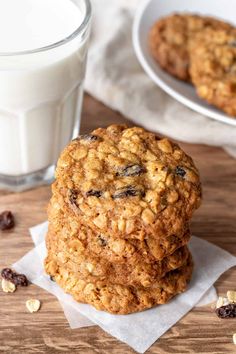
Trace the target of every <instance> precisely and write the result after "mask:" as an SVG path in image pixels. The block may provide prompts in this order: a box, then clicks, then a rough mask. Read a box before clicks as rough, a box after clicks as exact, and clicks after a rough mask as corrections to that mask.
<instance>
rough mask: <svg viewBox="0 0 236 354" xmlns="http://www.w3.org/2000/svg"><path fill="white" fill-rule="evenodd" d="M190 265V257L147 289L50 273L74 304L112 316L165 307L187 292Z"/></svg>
mask: <svg viewBox="0 0 236 354" xmlns="http://www.w3.org/2000/svg"><path fill="white" fill-rule="evenodd" d="M192 269H193V263H192V259H191V256H189V258H188V260H187V262H186V263H185V265H183V266H182V267H181V268H179V269H177V270H173V271H171V272H169V273H167V274H166V276H165V277H163V278H161V279H160V280H158V281H157V282H155V283H153V284H152V286H151V287H149V288H143V287H138V288H137V287H133V286H125V285H116V284H109V283H107V281H105V280H104V281H102V280H98V281H96V282H89V281H86V280H82V279H81V278H80V276H79V274H78V273H76V272H72V271H68V270H67V269H65V268H64V267H58V268H55V269H54V271H52V269H51V270H50V273H49V274H50V275H51V276H53V278H54V279H55V280H56V282H57V283H58V284H59V285H60V286H61V287H62V288H63V289H64V290H65V292H67V293H69V294H71V295H72V296H73V297H74V299H75V300H76V301H79V302H83V303H87V304H91V305H93V306H94V307H95V308H96V309H97V310H104V311H108V312H110V313H114V314H128V313H132V312H137V311H142V310H145V309H148V308H151V307H153V306H155V305H159V304H165V303H167V302H168V301H169V300H170V299H171V298H172V297H174V296H175V295H177V294H179V293H182V292H184V291H185V290H186V288H187V285H188V282H189V281H190V278H191V275H192Z"/></svg>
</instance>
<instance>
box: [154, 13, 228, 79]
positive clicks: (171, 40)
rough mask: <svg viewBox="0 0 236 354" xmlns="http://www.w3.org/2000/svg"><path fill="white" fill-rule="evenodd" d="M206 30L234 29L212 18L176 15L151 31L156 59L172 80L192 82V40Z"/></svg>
mask: <svg viewBox="0 0 236 354" xmlns="http://www.w3.org/2000/svg"><path fill="white" fill-rule="evenodd" d="M205 28H213V29H216V30H218V29H227V30H228V29H230V28H232V26H231V25H229V24H228V23H225V22H223V21H220V20H217V19H215V18H211V17H204V16H198V15H190V14H173V15H170V16H168V17H165V18H162V19H160V20H158V21H157V22H156V23H155V24H154V25H153V27H152V28H151V31H150V35H149V46H150V50H151V53H152V56H153V57H154V59H155V60H156V61H157V62H158V63H159V65H160V66H161V67H162V68H163V69H164V70H166V71H167V72H168V73H170V74H171V75H173V76H176V77H177V78H178V79H181V80H184V81H190V75H189V51H188V44H189V40H191V39H193V38H194V36H195V35H196V34H197V33H198V32H200V31H202V30H203V29H205Z"/></svg>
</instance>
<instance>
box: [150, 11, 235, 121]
mask: <svg viewBox="0 0 236 354" xmlns="http://www.w3.org/2000/svg"><path fill="white" fill-rule="evenodd" d="M149 46H150V50H151V53H152V55H153V57H154V59H155V60H156V61H157V62H158V63H159V65H160V66H161V67H162V68H163V69H164V70H166V71H167V72H168V73H170V74H171V75H173V76H175V77H177V78H178V79H181V80H184V81H188V82H191V83H193V84H194V86H195V87H196V90H197V93H198V95H199V96H200V97H201V98H203V99H205V100H206V101H207V102H209V103H210V104H212V105H214V106H216V107H218V108H219V109H221V110H223V111H224V112H226V113H227V114H229V115H231V116H236V29H235V27H233V26H232V25H230V24H228V23H226V22H224V21H220V20H218V19H215V18H211V17H204V16H198V15H191V14H174V15H170V16H168V17H165V18H162V19H160V20H159V21H157V22H156V23H155V24H154V25H153V27H152V28H151V31H150V36H149Z"/></svg>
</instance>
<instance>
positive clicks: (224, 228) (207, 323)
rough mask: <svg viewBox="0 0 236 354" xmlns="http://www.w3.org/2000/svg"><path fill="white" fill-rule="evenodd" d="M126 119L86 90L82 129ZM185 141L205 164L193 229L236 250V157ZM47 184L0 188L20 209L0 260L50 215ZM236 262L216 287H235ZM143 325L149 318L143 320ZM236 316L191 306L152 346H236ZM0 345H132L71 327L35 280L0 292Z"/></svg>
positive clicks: (12, 256)
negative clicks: (35, 302)
mask: <svg viewBox="0 0 236 354" xmlns="http://www.w3.org/2000/svg"><path fill="white" fill-rule="evenodd" d="M114 122H115V123H128V124H129V125H131V124H130V123H129V122H128V121H127V120H126V119H125V118H124V117H122V116H121V115H120V114H118V113H117V112H114V111H112V110H110V109H108V108H107V107H105V106H104V105H102V104H101V103H99V102H97V101H95V100H94V99H92V98H91V97H89V96H86V98H85V104H84V111H83V119H82V126H81V130H82V132H88V131H90V130H91V129H94V128H95V127H97V126H105V125H108V124H111V123H114ZM180 145H181V146H182V147H183V148H184V149H185V150H186V151H187V152H188V153H189V154H190V155H191V156H192V157H193V158H194V160H195V162H196V164H197V166H198V167H199V169H200V172H201V177H202V183H203V190H204V200H203V204H202V207H201V208H200V209H199V211H198V212H197V213H196V214H195V216H194V219H193V222H192V231H193V233H194V234H195V235H197V236H199V237H202V238H204V239H206V240H208V241H210V242H213V243H215V244H216V245H218V246H220V247H222V248H224V249H226V250H228V251H230V252H231V253H233V254H235V255H236V161H235V160H234V159H232V158H231V157H229V156H228V155H227V154H226V153H225V152H224V151H223V150H221V149H219V148H213V147H207V146H199V145H189V144H181V143H180ZM49 198H50V188H49V187H41V188H38V189H35V190H32V191H27V192H24V193H20V194H19V193H17V194H15V193H9V192H6V191H5V192H4V191H1V192H0V210H5V209H10V210H12V211H14V213H15V215H16V227H15V229H14V230H13V231H9V232H4V233H0V267H1V268H2V267H5V266H9V265H10V264H12V263H13V262H15V261H16V260H18V259H19V258H20V257H21V256H23V255H24V254H25V253H26V252H27V251H28V250H30V249H31V248H32V246H33V244H32V241H31V238H30V236H29V233H28V228H29V227H31V226H33V225H35V224H37V223H40V222H42V221H44V220H45V219H46V206H47V203H48V200H49ZM235 283H236V272H235V269H231V270H229V271H228V272H227V273H225V274H224V275H223V276H222V277H221V278H220V279H219V280H218V281H217V283H216V287H217V290H218V292H219V294H224V293H225V292H226V291H227V290H228V289H233V288H234V289H235V288H236V284H235ZM30 297H36V298H38V299H40V300H41V301H42V308H41V310H40V311H39V312H38V313H36V314H30V313H28V312H27V310H26V308H25V301H26V300H27V299H29V298H30ZM144 326H145V324H144ZM234 332H236V320H220V319H218V318H217V317H216V316H215V314H214V312H213V311H212V309H211V308H210V307H209V306H207V307H201V308H197V309H194V310H193V311H191V312H190V313H189V314H188V315H186V316H185V317H184V318H183V319H182V320H181V321H180V322H179V323H177V324H176V325H175V326H174V327H173V328H172V329H170V330H169V331H168V332H167V333H166V334H164V335H163V336H162V337H161V338H160V340H159V341H158V342H156V343H155V344H154V345H153V346H152V347H151V348H150V349H149V350H148V351H147V353H149V354H151V353H158V354H159V353H160V354H166V353H175V354H176V353H180V354H184V353H201V354H206V353H211V354H212V353H213V354H225V353H235V352H236V347H235V346H234V345H233V344H232V334H233V333H234ZM0 353H4V354H5V353H11V354H19V353H26V354H28V353H49V354H54V353H55V354H56V353H82V354H92V353H99V354H124V353H134V351H133V350H132V349H130V348H129V347H128V346H127V345H125V344H124V343H121V342H119V341H118V340H116V339H115V338H113V337H111V336H110V335H108V334H107V333H105V332H103V331H102V330H101V329H100V328H99V327H97V326H96V327H95V326H94V327H91V328H83V329H78V330H71V329H70V328H69V326H68V323H67V321H66V319H65V317H64V314H63V312H62V310H61V307H60V304H59V303H58V301H57V300H56V299H55V298H54V297H53V296H52V295H50V294H48V293H47V292H45V291H44V290H42V289H40V288H38V287H36V286H34V285H31V286H29V287H28V288H26V289H19V290H17V291H16V292H15V293H14V294H5V293H3V292H2V291H1V292H0Z"/></svg>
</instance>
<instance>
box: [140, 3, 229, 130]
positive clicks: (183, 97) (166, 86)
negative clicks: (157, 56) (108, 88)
mask: <svg viewBox="0 0 236 354" xmlns="http://www.w3.org/2000/svg"><path fill="white" fill-rule="evenodd" d="M173 12H192V13H198V14H203V15H210V16H214V17H218V18H221V19H224V20H226V21H228V22H231V23H233V24H236V1H235V0H148V1H146V2H145V3H144V4H143V5H142V6H141V7H140V8H139V9H138V11H137V13H136V16H135V21H134V25H133V43H134V48H135V52H136V54H137V57H138V59H139V61H140V63H141V65H142V67H143V68H144V70H145V71H146V73H147V74H148V75H149V76H150V78H151V79H152V80H153V81H154V82H155V83H156V84H157V85H158V86H160V87H161V88H162V89H163V90H164V91H166V92H167V93H168V94H169V95H170V96H172V97H174V98H175V99H176V100H178V101H179V102H181V103H183V104H184V105H186V106H187V107H189V108H191V109H193V110H195V111H196V112H199V113H201V114H204V115H205V116H208V117H210V118H213V119H216V120H219V121H221V122H224V123H228V124H231V125H234V126H236V119H234V118H230V117H229V116H227V115H226V114H224V113H223V112H221V111H220V110H218V109H217V108H215V107H213V106H210V105H208V104H207V103H206V102H204V101H203V100H201V99H200V98H199V97H198V96H197V94H196V92H195V89H194V87H193V86H191V85H190V84H188V83H185V82H182V81H180V80H177V79H175V78H174V77H172V76H171V75H169V74H167V73H166V72H164V71H163V70H162V69H161V68H160V67H159V66H158V64H157V63H156V62H155V60H154V59H152V57H151V55H150V53H149V49H148V43H147V37H148V32H149V30H150V28H151V26H152V25H153V23H154V22H155V21H156V20H158V19H159V18H161V17H163V16H167V15H169V14H171V13H173Z"/></svg>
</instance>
